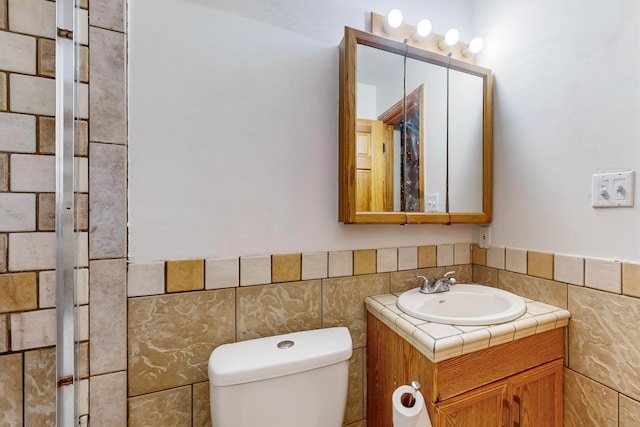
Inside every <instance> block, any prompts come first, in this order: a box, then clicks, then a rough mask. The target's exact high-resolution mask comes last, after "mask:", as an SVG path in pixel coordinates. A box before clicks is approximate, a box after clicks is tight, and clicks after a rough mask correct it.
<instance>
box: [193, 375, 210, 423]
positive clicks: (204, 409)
mask: <svg viewBox="0 0 640 427" xmlns="http://www.w3.org/2000/svg"><path fill="white" fill-rule="evenodd" d="M192 412H193V427H211V401H210V398H209V381H206V382H203V383H197V384H194V385H193V409H192Z"/></svg>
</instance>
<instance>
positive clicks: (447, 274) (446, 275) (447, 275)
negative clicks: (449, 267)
mask: <svg viewBox="0 0 640 427" xmlns="http://www.w3.org/2000/svg"><path fill="white" fill-rule="evenodd" d="M452 274H456V272H455V271H447V272H446V273H444V276H442V277H449V276H450V275H452Z"/></svg>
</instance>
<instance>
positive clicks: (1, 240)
mask: <svg viewBox="0 0 640 427" xmlns="http://www.w3.org/2000/svg"><path fill="white" fill-rule="evenodd" d="M7 240H8V239H7V235H6V234H0V273H4V272H5V271H7V243H8V242H7Z"/></svg>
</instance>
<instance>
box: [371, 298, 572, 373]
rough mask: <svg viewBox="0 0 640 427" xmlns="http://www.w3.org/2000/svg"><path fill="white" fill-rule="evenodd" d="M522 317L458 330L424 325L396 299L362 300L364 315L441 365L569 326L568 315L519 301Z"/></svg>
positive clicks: (538, 304)
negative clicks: (368, 315) (522, 312)
mask: <svg viewBox="0 0 640 427" xmlns="http://www.w3.org/2000/svg"><path fill="white" fill-rule="evenodd" d="M522 299H524V300H525V302H526V304H527V311H526V312H525V314H523V315H522V316H520V317H519V318H517V319H516V320H512V321H511V322H506V323H501V324H499V325H491V326H460V325H446V324H442V323H433V322H427V321H426V320H422V319H418V318H415V317H413V316H410V315H408V314H406V313H404V312H402V311H401V310H400V309H399V308H398V306H397V305H396V302H397V301H398V295H396V294H385V295H375V296H370V297H367V298H365V300H364V303H365V307H366V308H367V311H369V312H370V313H371V314H373V315H374V316H375V317H377V318H378V319H379V320H380V321H381V322H383V323H384V324H385V325H387V326H388V327H390V328H391V329H392V330H394V331H395V332H396V333H397V334H398V335H400V336H401V337H402V338H404V339H405V340H406V341H408V342H409V343H411V344H412V345H413V346H414V347H415V348H417V349H418V350H419V351H420V352H421V353H422V354H424V355H425V356H426V357H427V358H428V359H429V360H431V361H432V362H440V361H442V360H445V359H449V358H452V357H455V356H460V355H462V354H467V353H471V352H473V351H477V350H481V349H484V348H489V347H493V346H496V345H499V344H504V343H507V342H510V341H514V340H517V339H520V338H524V337H528V336H530V335H534V334H539V333H541V332H545V331H549V330H551V329H555V328H562V327H564V326H567V324H568V323H569V316H570V314H569V312H568V311H567V310H565V309H563V308H559V307H555V306H553V305H549V304H544V303H541V302H539V301H534V300H531V299H528V298H522Z"/></svg>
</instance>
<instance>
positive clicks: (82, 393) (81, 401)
mask: <svg viewBox="0 0 640 427" xmlns="http://www.w3.org/2000/svg"><path fill="white" fill-rule="evenodd" d="M77 384H78V415H79V416H82V415H87V414H88V413H89V379H88V378H87V379H84V380H80V381H79V382H78V383H77Z"/></svg>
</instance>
